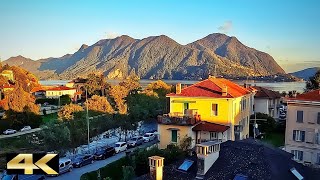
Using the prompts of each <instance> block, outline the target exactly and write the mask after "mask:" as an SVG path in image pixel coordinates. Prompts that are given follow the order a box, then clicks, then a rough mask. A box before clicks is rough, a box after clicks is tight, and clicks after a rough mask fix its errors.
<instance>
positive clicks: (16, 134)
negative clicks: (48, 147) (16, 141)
mask: <svg viewBox="0 0 320 180" xmlns="http://www.w3.org/2000/svg"><path fill="white" fill-rule="evenodd" d="M40 130H41V128H35V129H31V130H29V131H24V132H17V133H14V134H8V135H0V139H4V138H9V137H15V136H21V135H24V134H29V133H34V132H37V131H40Z"/></svg>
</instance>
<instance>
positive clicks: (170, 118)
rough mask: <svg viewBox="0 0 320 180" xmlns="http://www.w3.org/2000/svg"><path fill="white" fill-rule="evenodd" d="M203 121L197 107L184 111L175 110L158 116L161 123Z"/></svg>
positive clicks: (194, 122) (184, 123)
mask: <svg viewBox="0 0 320 180" xmlns="http://www.w3.org/2000/svg"><path fill="white" fill-rule="evenodd" d="M199 121H201V115H199V114H198V112H197V110H195V109H186V110H185V112H184V113H181V112H174V113H169V114H163V115H159V116H158V123H159V124H174V125H194V124H196V123H197V122H199Z"/></svg>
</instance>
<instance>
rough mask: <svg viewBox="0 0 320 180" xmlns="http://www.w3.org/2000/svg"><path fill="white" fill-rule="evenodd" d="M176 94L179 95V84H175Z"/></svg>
mask: <svg viewBox="0 0 320 180" xmlns="http://www.w3.org/2000/svg"><path fill="white" fill-rule="evenodd" d="M176 94H181V83H178V84H176Z"/></svg>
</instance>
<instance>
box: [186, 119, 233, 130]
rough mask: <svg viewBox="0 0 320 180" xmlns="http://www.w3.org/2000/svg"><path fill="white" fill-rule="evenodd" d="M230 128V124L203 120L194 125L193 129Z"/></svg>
mask: <svg viewBox="0 0 320 180" xmlns="http://www.w3.org/2000/svg"><path fill="white" fill-rule="evenodd" d="M229 128H230V127H229V126H225V125H221V124H216V123H210V122H206V121H202V122H200V123H199V124H198V125H196V126H194V127H193V128H192V131H209V132H225V131H226V130H227V129H229Z"/></svg>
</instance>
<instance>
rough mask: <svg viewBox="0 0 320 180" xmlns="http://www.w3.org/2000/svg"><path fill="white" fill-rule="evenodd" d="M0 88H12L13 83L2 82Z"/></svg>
mask: <svg viewBox="0 0 320 180" xmlns="http://www.w3.org/2000/svg"><path fill="white" fill-rule="evenodd" d="M0 88H1V89H5V88H6V89H9V88H10V89H12V88H14V85H11V84H3V85H1V86H0Z"/></svg>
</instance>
